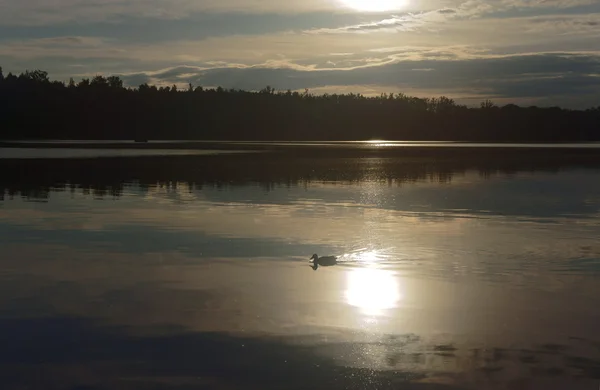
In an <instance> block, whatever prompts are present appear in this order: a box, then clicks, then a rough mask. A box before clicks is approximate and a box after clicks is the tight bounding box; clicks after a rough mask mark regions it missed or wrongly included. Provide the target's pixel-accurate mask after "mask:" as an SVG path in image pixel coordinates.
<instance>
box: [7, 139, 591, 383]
mask: <svg viewBox="0 0 600 390" xmlns="http://www.w3.org/2000/svg"><path fill="white" fill-rule="evenodd" d="M11 153H13V154H14V153H16V152H15V151H13V152H11ZM53 153H56V152H53ZM82 153H83V152H82ZM88 153H91V154H90V155H85V156H82V155H78V154H75V155H73V154H71V155H69V156H64V155H63V157H100V156H98V155H94V154H93V153H94V152H88ZM120 153H121V154H120V156H121V157H114V158H113V157H109V156H103V157H105V158H102V159H90V158H68V159H67V158H52V159H43V158H21V159H17V158H4V159H0V170H1V171H2V176H0V194H3V195H2V197H1V198H0V253H1V255H0V289H1V294H0V346H1V348H0V381H1V383H2V386H1V387H2V388H3V389H25V388H27V389H47V388H53V389H54V388H56V389H75V388H78V389H79V388H86V389H163V388H165V389H167V388H168V389H172V388H174V389H213V388H214V389H320V388H323V389H388V388H394V389H396V388H407V389H448V390H449V389H486V388H490V389H513V388H514V389H538V388H539V389H553V388H556V389H565V388H569V389H596V388H598V384H599V383H600V309H599V308H600V156H596V155H595V154H597V152H594V153H595V154H594V153H592V152H587V153H584V152H583V151H582V150H572V151H570V152H560V153H559V152H547V153H538V154H531V153H529V152H527V153H525V152H518V151H517V150H516V149H515V150H512V151H509V152H507V153H504V154H502V155H489V154H488V153H487V152H485V153H474V154H464V155H459V156H456V155H452V156H448V155H443V156H440V155H436V154H435V153H428V154H422V155H421V154H419V153H417V154H413V155H410V156H405V155H401V154H396V155H390V154H386V155H383V156H377V155H370V156H368V157H364V156H361V157H352V156H348V155H346V154H344V155H336V154H335V153H331V154H325V155H319V156H313V155H311V156H307V155H305V154H304V152H297V153H288V152H285V153H276V152H274V153H255V154H241V153H238V154H231V155H229V154H218V153H217V154H212V155H209V154H206V155H203V153H200V155H166V154H165V153H155V154H157V155H156V156H139V155H138V156H136V157H134V156H132V155H130V157H127V158H125V157H123V152H120ZM126 155H128V154H127V153H126ZM5 157H6V156H5ZM12 157H19V156H14V155H13V156H12ZM21 157H25V156H21ZM27 157H40V156H27ZM54 157H57V156H54ZM313 253H318V254H319V255H336V256H339V257H340V258H339V262H340V263H339V265H337V266H335V267H327V268H325V267H320V268H319V269H318V270H317V271H313V270H312V269H311V268H310V266H309V263H308V259H309V257H310V256H311V255H312V254H313ZM403 386H404V387H403Z"/></svg>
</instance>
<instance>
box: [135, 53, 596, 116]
mask: <svg viewBox="0 0 600 390" xmlns="http://www.w3.org/2000/svg"><path fill="white" fill-rule="evenodd" d="M432 54H436V53H427V52H423V53H422V57H421V58H419V59H415V60H410V61H406V60H405V61H396V62H390V63H385V64H377V65H375V66H372V65H370V64H369V63H363V64H362V65H361V66H357V67H354V68H347V69H339V70H338V69H334V68H331V67H330V68H324V69H315V68H314V67H312V68H309V67H300V66H296V67H293V66H287V67H267V66H246V67H222V68H214V69H206V68H196V69H194V68H193V67H178V68H172V69H168V70H165V71H162V72H149V73H137V74H131V75H123V78H124V79H125V81H126V82H128V83H131V82H132V80H137V79H138V78H139V77H143V76H147V77H152V78H153V79H155V80H157V81H159V82H162V83H171V84H172V83H174V82H181V81H182V78H181V77H180V75H182V74H185V75H186V76H187V77H186V78H185V81H186V82H192V83H193V84H195V85H205V86H223V87H226V88H241V89H250V90H258V89H261V88H263V87H264V86H266V85H271V86H273V87H275V88H277V89H281V90H285V89H292V90H300V89H303V88H322V87H326V86H327V87H329V88H331V87H332V86H340V87H347V86H351V85H360V86H364V85H375V86H377V85H379V86H387V87H395V88H397V89H396V90H397V91H399V92H402V91H403V89H405V88H410V89H417V90H420V91H423V92H427V91H428V90H433V91H439V90H446V91H450V92H451V91H455V92H459V93H461V94H464V93H465V91H471V92H473V93H475V92H477V93H479V94H484V95H485V94H487V95H488V96H491V97H500V98H503V97H504V98H508V97H514V98H540V99H542V98H547V97H560V96H566V95H570V94H582V95H585V96H586V97H587V98H588V99H590V101H589V102H586V103H587V104H588V105H590V106H591V105H593V104H594V103H597V102H595V101H593V99H592V97H590V96H591V95H593V94H594V93H598V92H600V77H598V76H597V75H598V74H600V53H599V54H595V55H593V54H577V55H574V54H569V53H548V54H533V55H519V56H493V55H488V56H482V57H480V58H468V59H465V58H463V59H461V58H458V59H439V58H436V56H435V55H433V56H432ZM440 54H444V53H440ZM440 57H442V58H443V56H440ZM423 70H426V71H423Z"/></svg>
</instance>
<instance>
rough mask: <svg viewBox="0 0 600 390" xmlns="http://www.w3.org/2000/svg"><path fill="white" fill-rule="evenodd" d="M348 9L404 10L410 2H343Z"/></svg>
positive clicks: (381, 0) (370, 0) (357, 0)
mask: <svg viewBox="0 0 600 390" xmlns="http://www.w3.org/2000/svg"><path fill="white" fill-rule="evenodd" d="M341 2H342V4H343V5H344V6H346V7H349V8H352V9H354V10H357V11H364V12H384V11H396V10H399V9H402V8H404V7H405V6H406V4H407V3H408V0H341Z"/></svg>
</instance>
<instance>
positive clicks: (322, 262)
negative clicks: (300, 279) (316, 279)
mask: <svg viewBox="0 0 600 390" xmlns="http://www.w3.org/2000/svg"><path fill="white" fill-rule="evenodd" d="M310 260H311V261H312V262H313V269H314V270H315V271H316V270H317V268H319V266H321V267H331V266H333V265H337V257H336V256H322V257H319V256H318V255H317V254H316V253H315V254H314V255H313V256H312V257H311V258H310Z"/></svg>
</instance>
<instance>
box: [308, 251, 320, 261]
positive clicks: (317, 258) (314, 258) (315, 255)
mask: <svg viewBox="0 0 600 390" xmlns="http://www.w3.org/2000/svg"><path fill="white" fill-rule="evenodd" d="M310 259H311V260H315V261H316V260H319V256H317V254H316V253H315V254H314V255H312V257H311V258H310Z"/></svg>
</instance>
